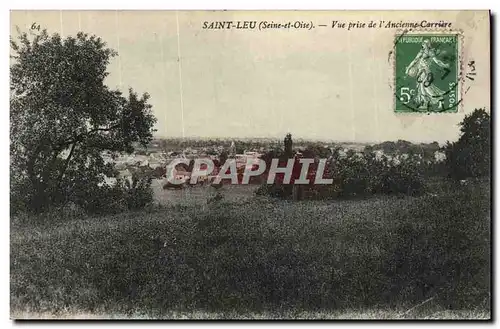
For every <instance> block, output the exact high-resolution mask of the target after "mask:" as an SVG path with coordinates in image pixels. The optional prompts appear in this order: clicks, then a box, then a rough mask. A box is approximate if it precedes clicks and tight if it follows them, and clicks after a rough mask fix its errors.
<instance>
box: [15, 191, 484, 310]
mask: <svg viewBox="0 0 500 329" xmlns="http://www.w3.org/2000/svg"><path fill="white" fill-rule="evenodd" d="M229 194H232V193H229ZM207 197H209V196H207ZM193 200H197V201H193V202H182V203H176V204H171V205H167V206H162V207H161V208H157V209H150V210H148V211H143V212H137V213H133V212H129V213H124V214H120V215H114V216H107V217H95V218H90V217H86V216H84V215H78V214H55V216H54V214H53V215H51V216H46V217H37V218H33V217H26V216H25V217H16V218H13V221H12V224H11V315H12V317H16V318H19V317H22V318H29V317H35V318H40V317H44V318H50V317H79V318H126V317H134V318H297V317H298V318H314V319H317V318H371V319H373V318H403V319H405V318H451V319H458V318H480V319H487V318H489V316H490V315H489V283H490V281H489V251H490V241H489V236H490V235H489V225H490V214H489V186H488V185H487V184H484V183H481V184H471V185H470V186H466V187H463V188H462V190H457V189H456V188H449V189H448V190H446V193H445V194H442V195H438V196H435V195H434V196H425V197H420V198H410V197H402V198H399V197H374V198H370V199H364V200H346V201H338V200H332V201H304V202H286V201H276V200H271V199H267V198H257V197H247V198H243V199H236V200H234V199H231V198H230V197H229V196H227V197H225V198H223V199H222V200H218V201H215V202H199V201H200V200H202V201H203V198H202V197H200V196H197V197H196V198H195V199H193Z"/></svg>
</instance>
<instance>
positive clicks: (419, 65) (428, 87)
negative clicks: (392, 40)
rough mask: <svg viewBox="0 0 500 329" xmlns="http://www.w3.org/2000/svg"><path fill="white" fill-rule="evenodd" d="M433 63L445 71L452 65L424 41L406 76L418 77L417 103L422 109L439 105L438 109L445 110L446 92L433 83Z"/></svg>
mask: <svg viewBox="0 0 500 329" xmlns="http://www.w3.org/2000/svg"><path fill="white" fill-rule="evenodd" d="M432 62H434V63H436V64H437V65H438V66H439V67H441V68H444V69H448V68H449V67H450V64H448V63H444V62H443V61H441V60H440V59H439V58H437V52H436V51H435V50H434V49H433V48H432V46H431V43H430V41H429V40H424V41H423V42H422V49H421V50H420V51H419V52H418V54H417V56H416V57H415V59H414V60H413V61H412V62H411V63H410V64H409V65H408V67H407V68H406V71H405V73H406V75H408V76H410V77H417V88H416V102H417V104H419V108H421V109H427V108H429V105H437V107H438V109H443V100H444V95H445V92H444V91H443V90H441V89H440V88H439V87H437V86H436V85H435V84H434V83H433V81H434V74H433V73H432V70H431V64H432Z"/></svg>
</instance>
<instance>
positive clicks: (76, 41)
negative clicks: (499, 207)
mask: <svg viewBox="0 0 500 329" xmlns="http://www.w3.org/2000/svg"><path fill="white" fill-rule="evenodd" d="M490 19H491V17H490V12H489V11H486V10H483V11H467V10H464V11H122V10H108V11H87V10H80V11H59V10H54V11H34V10H24V11H20V10H19V11H11V14H10V26H11V38H10V39H11V44H10V184H11V185H10V213H11V218H10V221H11V230H10V246H11V254H10V287H11V291H10V301H11V313H10V314H11V318H12V319H345V320H349V319H371V320H373V319H454V320H455V319H456V320H459V319H482V320H490V319H491V310H490V302H491V299H492V291H491V262H490V256H491V241H490V237H491V235H490V227H491V201H490V194H491V183H490V181H491V117H490V111H491V103H490V99H491V89H490V88H491V87H490V86H491V76H490V69H491V63H490V58H491V57H490V31H491V30H490Z"/></svg>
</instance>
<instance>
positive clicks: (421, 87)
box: [394, 32, 461, 113]
mask: <svg viewBox="0 0 500 329" xmlns="http://www.w3.org/2000/svg"><path fill="white" fill-rule="evenodd" d="M459 54H460V35H459V34H458V33H452V32H447V33H446V32H444V33H412V32H410V33H407V34H406V33H405V34H399V35H396V39H395V64H394V70H395V72H394V74H395V76H394V78H395V81H394V86H395V96H396V97H395V98H396V100H395V107H394V111H395V112H396V113H413V112H424V113H436V112H444V113H456V112H458V107H459V105H460V103H461V96H460V89H459V82H460V61H459Z"/></svg>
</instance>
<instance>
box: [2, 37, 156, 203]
mask: <svg viewBox="0 0 500 329" xmlns="http://www.w3.org/2000/svg"><path fill="white" fill-rule="evenodd" d="M17 39H18V40H17V42H16V41H14V40H12V39H11V41H10V43H11V49H12V52H11V54H13V55H12V64H11V70H10V71H11V72H10V73H11V74H10V77H11V78H10V123H11V126H10V137H11V181H12V185H13V186H11V188H12V189H13V190H12V192H11V195H12V193H14V194H15V193H16V189H21V190H24V191H25V195H24V197H25V199H26V203H27V206H28V207H29V208H30V209H31V210H34V211H42V210H44V209H45V208H46V206H47V205H49V204H53V203H59V202H64V201H68V200H71V199H72V198H73V197H75V196H76V195H82V193H83V195H85V191H87V192H89V193H92V191H93V189H95V188H96V187H97V185H98V184H99V183H101V182H103V180H104V175H112V167H111V165H109V164H106V163H105V161H104V159H103V157H102V154H103V152H104V151H109V152H111V153H117V152H128V153H131V152H132V151H133V150H134V144H136V143H139V144H141V145H142V146H146V145H147V144H148V143H149V142H150V141H151V139H152V134H153V131H154V129H153V125H154V123H155V122H156V119H155V117H154V116H153V114H152V112H151V105H150V104H148V99H149V95H148V94H143V95H142V96H140V97H139V96H138V95H137V94H136V93H135V92H134V91H133V90H132V89H130V90H129V91H128V95H126V96H125V95H123V94H122V92H121V91H119V90H111V89H110V88H109V87H107V86H106V85H105V84H104V80H105V78H106V77H107V76H108V74H109V73H108V72H107V71H106V68H107V65H108V64H109V63H110V60H111V59H112V58H113V57H115V56H117V53H116V52H115V51H114V50H112V49H110V48H107V47H106V43H105V42H104V41H102V40H101V38H99V37H96V36H94V35H92V36H89V35H88V34H85V33H82V32H80V33H78V34H77V35H76V37H71V36H70V37H67V38H65V39H62V38H61V37H60V36H59V35H58V34H53V35H51V36H49V35H48V34H47V31H46V30H43V31H42V32H40V33H39V34H35V35H34V36H33V37H31V36H28V35H27V34H26V33H19V36H18V38H17Z"/></svg>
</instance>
